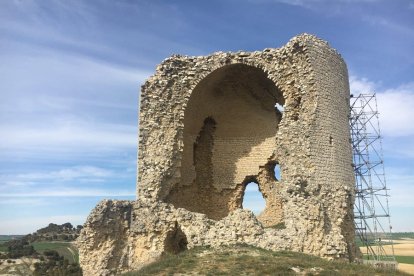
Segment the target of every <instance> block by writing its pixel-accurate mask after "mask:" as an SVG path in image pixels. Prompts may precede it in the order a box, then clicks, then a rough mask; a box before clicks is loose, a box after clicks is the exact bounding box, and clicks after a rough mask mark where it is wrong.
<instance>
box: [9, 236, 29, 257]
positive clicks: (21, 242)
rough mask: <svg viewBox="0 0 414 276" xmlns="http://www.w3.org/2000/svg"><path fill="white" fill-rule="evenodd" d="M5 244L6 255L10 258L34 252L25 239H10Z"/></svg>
mask: <svg viewBox="0 0 414 276" xmlns="http://www.w3.org/2000/svg"><path fill="white" fill-rule="evenodd" d="M5 245H6V246H7V256H8V257H9V258H12V259H15V258H20V257H24V256H32V255H35V254H36V251H35V250H34V248H33V246H32V245H30V244H29V242H28V241H27V240H25V239H18V240H11V241H8V242H6V243H5Z"/></svg>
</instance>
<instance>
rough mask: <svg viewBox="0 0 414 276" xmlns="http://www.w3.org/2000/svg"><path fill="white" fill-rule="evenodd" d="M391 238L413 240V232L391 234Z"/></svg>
mask: <svg viewBox="0 0 414 276" xmlns="http://www.w3.org/2000/svg"><path fill="white" fill-rule="evenodd" d="M392 238H393V239H394V240H401V239H414V232H397V233H392Z"/></svg>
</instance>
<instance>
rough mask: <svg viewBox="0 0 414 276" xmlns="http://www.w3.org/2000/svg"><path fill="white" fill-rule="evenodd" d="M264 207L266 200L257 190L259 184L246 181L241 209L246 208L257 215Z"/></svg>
mask: <svg viewBox="0 0 414 276" xmlns="http://www.w3.org/2000/svg"><path fill="white" fill-rule="evenodd" d="M265 207H266V202H265V200H264V198H263V195H262V193H261V192H260V190H259V185H257V183H255V182H249V183H247V184H246V188H245V190H244V196H243V209H248V210H250V211H252V212H253V213H254V214H255V215H259V214H260V213H261V212H262V211H263V210H264V209H265Z"/></svg>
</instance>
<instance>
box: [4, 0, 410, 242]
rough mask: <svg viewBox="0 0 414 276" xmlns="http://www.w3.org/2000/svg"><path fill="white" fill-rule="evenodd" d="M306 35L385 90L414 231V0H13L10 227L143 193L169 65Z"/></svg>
mask: <svg viewBox="0 0 414 276" xmlns="http://www.w3.org/2000/svg"><path fill="white" fill-rule="evenodd" d="M304 32H306V33H311V34H315V35H317V36H318V37H320V38H322V39H325V40H327V41H328V42H329V43H330V45H331V46H332V47H334V48H336V49H337V50H338V51H339V52H340V53H341V54H342V56H343V57H344V59H345V61H346V62H347V64H348V69H349V73H350V84H351V89H352V92H353V93H355V94H357V93H359V92H373V91H374V92H377V93H378V105H379V110H380V112H381V118H380V120H381V127H382V132H383V134H384V141H383V147H384V156H385V165H386V172H387V182H388V186H389V188H390V189H391V190H390V194H391V198H390V208H391V214H392V224H393V228H394V230H396V231H414V215H413V214H414V166H413V165H414V139H413V138H414V123H413V122H412V118H413V117H414V109H413V106H414V58H413V49H414V1H413V0H407V1H404V0H400V1H385V0H361V1H357V0H337V1H333V0H308V1H305V0H292V1H288V0H237V1H236V0H227V1H226V0H217V1H216V0H209V1H157V0H152V1H145V0H142V1H126V0H119V1H112V0H100V1H98V0H96V1H78V0H71V1H57V0H56V1H53V0H38V1H34V0H24V1H23V0H21V1H18V0H3V1H0V61H1V62H0V96H1V101H0V221H1V223H0V234H25V233H29V232H32V231H35V230H36V229H38V228H39V227H42V226H44V225H47V224H48V223H50V222H54V223H64V222H67V221H69V222H72V223H73V224H82V223H83V222H84V221H85V219H86V216H87V215H88V213H89V212H90V210H91V209H92V208H93V207H94V206H95V205H96V203H97V202H98V201H99V200H101V199H103V198H117V199H133V198H135V180H136V155H137V122H138V97H139V91H140V85H141V84H142V83H143V81H144V80H145V79H146V78H147V77H148V76H150V75H151V74H152V73H153V72H154V71H155V67H156V65H157V64H159V63H160V62H161V61H162V60H163V59H165V58H167V57H168V56H170V55H171V54H174V53H179V54H184V55H207V54H210V53H212V52H215V51H233V50H247V51H253V50H261V49H264V48H270V47H280V46H282V45H284V44H285V43H286V42H287V41H288V40H289V39H290V38H291V37H293V36H295V35H297V34H300V33H304ZM250 193H253V190H252V189H249V191H248V197H251V196H250ZM250 204H252V203H250ZM250 206H251V207H250V208H252V209H254V208H255V207H253V205H250ZM246 207H248V206H246Z"/></svg>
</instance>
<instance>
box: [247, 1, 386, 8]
mask: <svg viewBox="0 0 414 276" xmlns="http://www.w3.org/2000/svg"><path fill="white" fill-rule="evenodd" d="M251 2H256V1H251ZM259 2H275V3H283V4H287V5H292V6H300V7H303V8H307V9H315V6H316V5H317V6H322V5H323V6H325V5H328V4H329V5H332V4H358V3H364V2H366V3H371V2H378V0H259Z"/></svg>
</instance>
